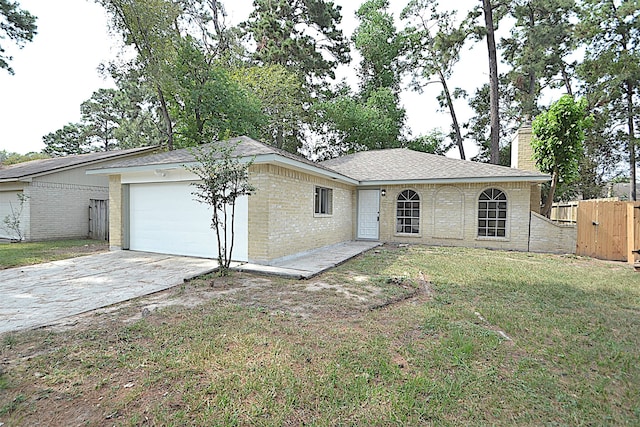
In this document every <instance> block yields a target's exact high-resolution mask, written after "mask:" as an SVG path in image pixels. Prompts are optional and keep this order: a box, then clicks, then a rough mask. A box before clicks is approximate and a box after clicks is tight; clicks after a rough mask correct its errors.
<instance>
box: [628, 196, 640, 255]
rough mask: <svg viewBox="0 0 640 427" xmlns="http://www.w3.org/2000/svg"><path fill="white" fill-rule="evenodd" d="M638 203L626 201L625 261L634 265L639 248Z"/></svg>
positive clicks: (639, 204)
mask: <svg viewBox="0 0 640 427" xmlns="http://www.w3.org/2000/svg"><path fill="white" fill-rule="evenodd" d="M638 236H640V203H638V202H635V203H634V202H628V203H627V262H628V263H629V264H631V265H635V263H636V257H637V256H638V254H637V252H634V251H637V250H639V249H640V239H639V238H638Z"/></svg>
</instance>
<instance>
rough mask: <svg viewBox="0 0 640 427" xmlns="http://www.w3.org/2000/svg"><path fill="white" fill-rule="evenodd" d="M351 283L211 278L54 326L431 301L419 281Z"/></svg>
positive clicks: (343, 312) (304, 314)
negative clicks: (198, 311) (171, 312)
mask: <svg viewBox="0 0 640 427" xmlns="http://www.w3.org/2000/svg"><path fill="white" fill-rule="evenodd" d="M347 276H348V277H350V279H348V280H347V281H343V280H336V279H335V278H333V277H332V276H331V275H324V276H320V277H317V278H315V279H312V280H300V281H296V280H290V279H282V278H278V277H266V276H257V275H253V274H249V273H233V274H232V275H231V276H228V277H218V276H213V275H211V276H205V277H202V278H196V279H193V280H191V281H189V282H186V283H184V284H182V285H178V286H175V287H173V288H171V289H167V290H165V291H161V292H157V293H154V294H151V295H147V296H144V297H140V298H136V299H133V300H130V301H125V302H122V303H118V304H114V305H112V306H109V307H105V308H100V309H97V310H93V311H91V312H87V313H83V314H80V315H77V316H72V317H68V318H66V319H62V320H61V321H60V322H59V323H58V324H56V325H53V326H50V327H49V328H51V329H52V330H55V331H61V330H65V329H69V328H75V327H90V326H91V324H92V323H94V322H96V321H100V322H104V321H105V320H107V319H108V320H109V321H115V322H122V323H132V322H135V321H137V320H140V319H141V318H143V317H147V316H151V315H153V314H154V313H156V312H157V311H159V310H162V309H164V308H167V307H171V306H181V307H186V308H190V309H194V308H197V307H199V306H201V305H204V304H209V303H211V302H212V301H217V302H221V303H229V304H236V305H239V306H243V307H251V308H255V309H257V310H259V311H262V312H264V313H268V314H271V315H279V314H286V315H292V316H296V317H300V318H304V319H309V318H319V317H326V316H330V317H345V316H347V317H348V316H355V315H358V314H361V313H363V312H366V311H370V310H376V309H380V308H384V307H386V306H388V305H390V304H394V303H399V302H402V301H404V300H407V299H410V298H416V297H419V296H421V297H423V298H428V297H430V290H429V289H428V287H427V286H428V285H427V284H425V283H424V281H423V280H421V278H416V279H415V280H412V279H408V278H403V277H390V278H384V280H381V279H379V278H378V279H377V281H376V280H374V278H372V277H369V276H363V275H357V274H355V273H353V274H351V275H347Z"/></svg>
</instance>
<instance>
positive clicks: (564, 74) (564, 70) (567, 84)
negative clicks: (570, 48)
mask: <svg viewBox="0 0 640 427" xmlns="http://www.w3.org/2000/svg"><path fill="white" fill-rule="evenodd" d="M562 80H563V81H564V88H565V89H567V94H568V95H571V96H573V90H572V89H571V77H570V76H569V73H568V72H567V67H566V65H565V64H564V63H563V64H562Z"/></svg>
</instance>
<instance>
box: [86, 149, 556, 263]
mask: <svg viewBox="0 0 640 427" xmlns="http://www.w3.org/2000/svg"><path fill="white" fill-rule="evenodd" d="M232 142H235V143H238V145H237V148H236V155H237V156H238V157H246V158H253V164H252V165H251V167H250V169H249V179H250V181H251V183H252V184H253V185H255V187H256V188H257V191H256V192H255V193H254V194H253V195H251V196H248V197H244V198H243V199H241V200H239V202H238V205H237V210H236V212H237V213H236V227H235V233H236V234H235V236H236V237H235V238H236V240H235V246H234V254H233V255H234V256H233V258H234V259H236V260H239V261H250V262H258V263H267V264H268V263H270V262H272V261H274V260H278V259H281V258H285V257H288V256H291V255H293V254H296V253H300V252H305V251H309V250H312V249H315V248H318V247H322V246H327V245H331V244H335V243H339V242H344V241H349V240H376V241H383V242H405V243H420V244H428V245H448V246H467V247H485V248H496V249H508V250H519V251H527V250H530V249H531V241H532V240H536V239H532V236H531V234H530V230H531V227H530V222H531V218H532V216H531V211H532V210H536V209H538V208H539V201H540V193H539V184H540V183H542V182H545V181H548V179H549V177H548V176H546V175H542V174H540V173H538V172H535V171H526V170H519V169H515V168H508V167H503V166H496V165H490V164H483V163H475V162H469V161H463V160H456V159H450V158H446V157H442V156H436V155H431V154H426V153H420V152H415V151H411V150H408V149H389V150H379V151H366V152H360V153H356V154H352V155H348V156H344V157H340V158H337V159H333V160H329V161H325V162H320V163H315V162H312V161H309V160H307V159H304V158H302V157H299V156H295V155H292V154H290V153H287V152H284V151H281V150H278V149H275V148H273V147H270V146H267V145H265V144H262V143H260V142H257V141H254V140H252V139H250V138H247V137H240V138H235V139H234V140H232ZM193 161H194V159H193V156H192V155H191V153H190V151H189V150H188V149H184V150H176V151H172V152H166V153H160V154H152V155H149V156H145V157H140V158H135V159H130V160H124V161H121V162H117V163H115V164H112V165H110V166H108V167H103V168H101V169H95V170H91V171H89V172H88V173H89V174H93V175H96V174H98V175H108V176H109V197H110V219H111V221H110V236H111V239H110V244H111V247H112V248H113V249H131V250H140V251H149V252H160V253H171V254H179V255H191V256H202V257H215V256H216V252H215V251H216V245H215V235H214V234H213V231H212V230H211V229H210V227H209V226H210V211H209V208H208V207H207V206H206V205H202V204H200V203H198V202H196V201H194V199H193V195H192V194H191V193H192V192H193V191H194V188H193V187H192V186H191V185H190V184H191V183H192V182H194V180H195V179H196V177H195V175H193V174H191V173H189V172H188V171H187V170H186V169H185V167H184V165H186V164H189V163H192V162H193Z"/></svg>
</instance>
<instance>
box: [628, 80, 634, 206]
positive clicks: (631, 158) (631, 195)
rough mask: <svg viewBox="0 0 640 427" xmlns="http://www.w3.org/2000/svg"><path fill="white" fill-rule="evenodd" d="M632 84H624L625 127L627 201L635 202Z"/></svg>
mask: <svg viewBox="0 0 640 427" xmlns="http://www.w3.org/2000/svg"><path fill="white" fill-rule="evenodd" d="M633 89H634V88H633V83H632V82H631V81H628V80H627V82H626V92H627V127H628V129H629V169H630V171H631V191H630V192H629V200H631V201H633V202H635V201H636V200H637V195H636V138H635V128H634V124H633V119H634V114H633V110H634V108H633Z"/></svg>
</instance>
